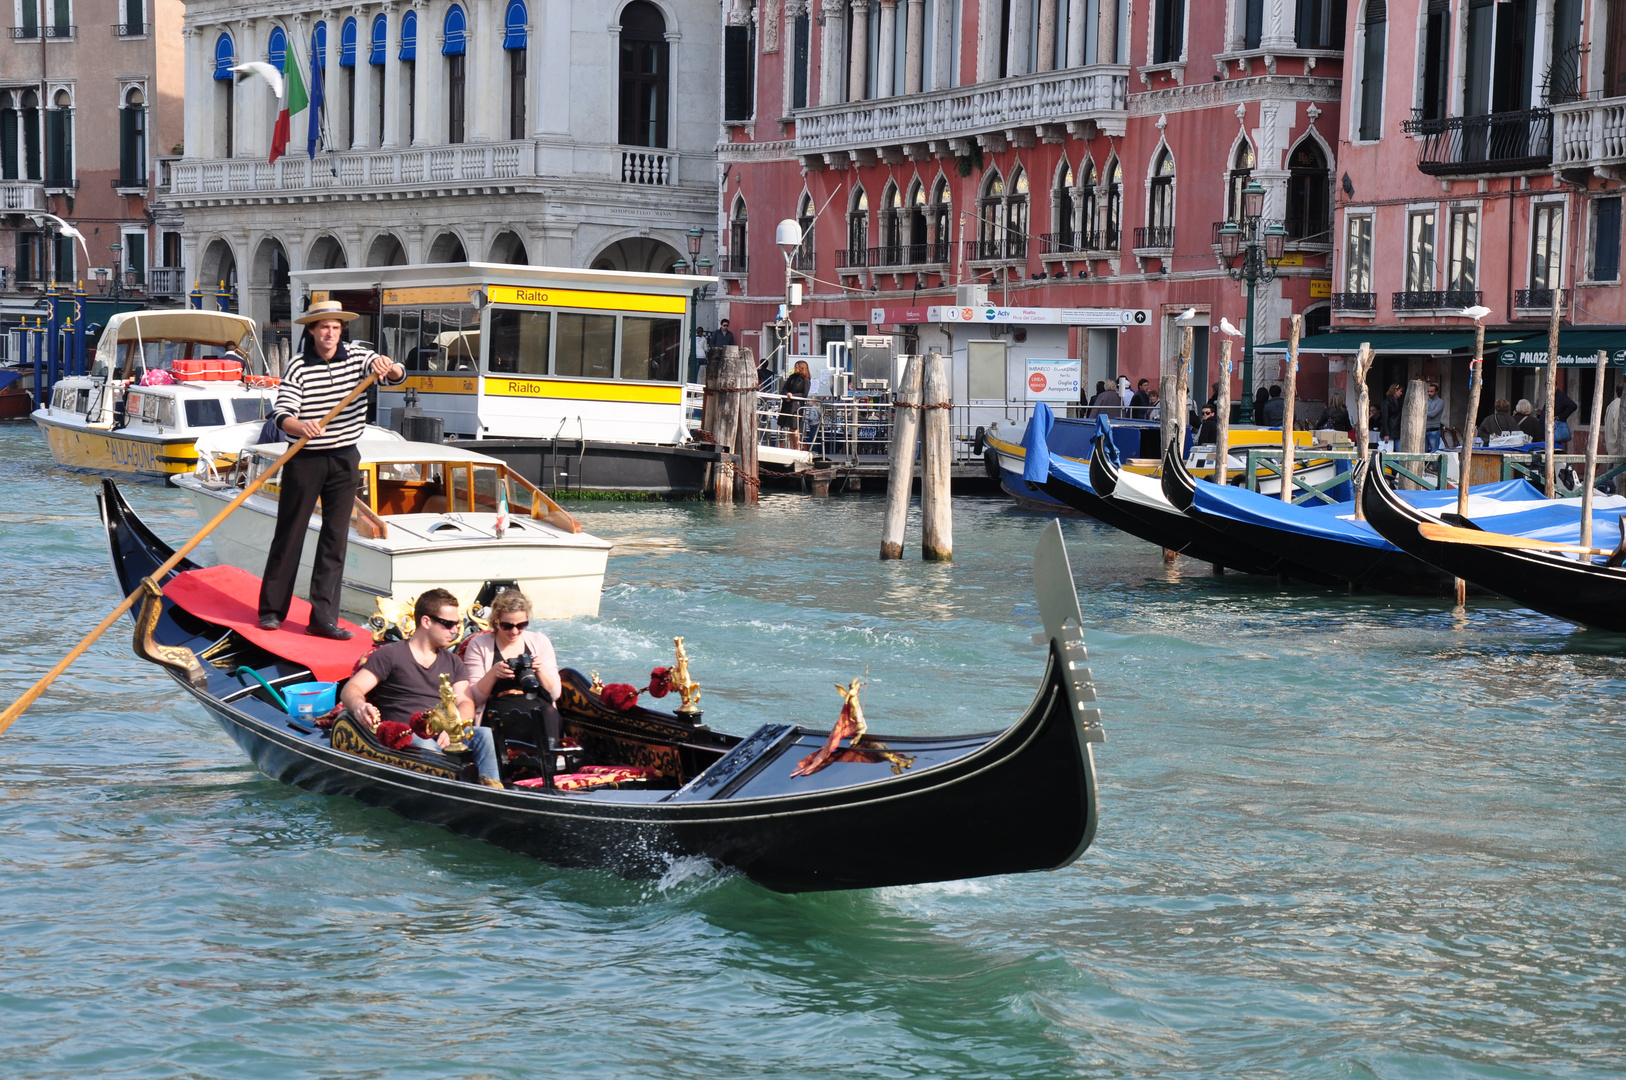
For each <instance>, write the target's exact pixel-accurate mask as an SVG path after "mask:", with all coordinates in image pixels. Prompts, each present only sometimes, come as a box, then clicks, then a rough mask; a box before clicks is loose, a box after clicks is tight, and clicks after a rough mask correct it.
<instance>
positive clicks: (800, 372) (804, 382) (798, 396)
mask: <svg viewBox="0 0 1626 1080" xmlns="http://www.w3.org/2000/svg"><path fill="white" fill-rule="evenodd" d="M812 385H813V373H812V372H811V371H809V370H808V367H807V361H806V360H798V361H796V367H795V368H794V369H793V370H792V371H791V373H790V374H789V375H788V376H786V377H785V383H784V385H783V386H782V387H780V391H781V392H782V393H783V394H784V395H785V400H784V401H782V402H780V404H779V428H780V430H781V431H783V432H785V437H786V438H787V439H789V440H790V448H791V449H792V450H800V449H801V448H802V434H801V433H802V406H804V405H806V404H807V391H808V388H809V387H810V386H812Z"/></svg>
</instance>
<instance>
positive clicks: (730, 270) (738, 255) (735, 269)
mask: <svg viewBox="0 0 1626 1080" xmlns="http://www.w3.org/2000/svg"><path fill="white" fill-rule="evenodd" d="M722 263H723V265H722V267H721V270H722V272H723V273H725V274H743V273H745V252H743V251H738V252H736V251H729V252H725V253H724V254H723V256H722Z"/></svg>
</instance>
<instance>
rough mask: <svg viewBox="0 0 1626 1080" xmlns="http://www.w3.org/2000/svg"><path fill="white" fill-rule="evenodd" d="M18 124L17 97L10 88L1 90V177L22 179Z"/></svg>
mask: <svg viewBox="0 0 1626 1080" xmlns="http://www.w3.org/2000/svg"><path fill="white" fill-rule="evenodd" d="M17 124H18V117H17V99H16V97H15V95H13V94H12V92H11V91H10V90H0V179H5V180H20V179H22V178H21V177H20V176H18V175H17V168H18V165H19V163H20V158H19V156H18V154H17V150H18V147H17Z"/></svg>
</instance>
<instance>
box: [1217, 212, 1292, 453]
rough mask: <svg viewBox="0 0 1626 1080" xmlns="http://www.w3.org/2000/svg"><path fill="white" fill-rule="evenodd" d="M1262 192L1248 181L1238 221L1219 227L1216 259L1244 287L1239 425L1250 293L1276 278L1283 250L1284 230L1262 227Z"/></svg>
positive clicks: (1248, 373)
mask: <svg viewBox="0 0 1626 1080" xmlns="http://www.w3.org/2000/svg"><path fill="white" fill-rule="evenodd" d="M1264 213H1265V189H1264V187H1263V186H1262V185H1261V184H1260V183H1259V181H1257V180H1250V181H1249V182H1248V186H1247V187H1245V188H1243V189H1242V220H1241V221H1240V222H1236V221H1227V222H1226V223H1225V224H1224V225H1223V226H1221V227H1220V231H1219V248H1220V257H1221V258H1222V259H1224V260H1225V272H1226V273H1227V274H1229V275H1230V276H1231V279H1232V280H1233V281H1246V282H1247V283H1248V324H1247V326H1248V330H1247V335H1246V336H1245V337H1244V338H1243V345H1242V407H1241V408H1240V409H1238V410H1237V413H1238V416H1239V418H1240V419H1241V421H1242V423H1244V424H1246V423H1251V422H1252V421H1253V418H1254V417H1253V328H1254V317H1253V308H1254V293H1255V290H1256V289H1257V288H1258V286H1259V284H1260V283H1261V282H1264V283H1265V284H1269V283H1270V282H1271V281H1272V280H1274V279H1275V277H1276V267H1277V266H1278V265H1279V264H1280V263H1281V260H1282V253H1283V251H1284V250H1285V249H1286V247H1287V230H1286V229H1284V228H1282V223H1281V222H1279V221H1273V222H1271V223H1270V224H1269V225H1264V224H1263V222H1262V221H1261V219H1262V218H1263V217H1264Z"/></svg>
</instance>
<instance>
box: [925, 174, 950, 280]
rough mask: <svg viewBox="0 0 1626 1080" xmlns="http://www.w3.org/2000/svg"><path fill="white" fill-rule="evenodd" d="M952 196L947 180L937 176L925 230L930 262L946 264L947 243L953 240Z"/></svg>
mask: <svg viewBox="0 0 1626 1080" xmlns="http://www.w3.org/2000/svg"><path fill="white" fill-rule="evenodd" d="M953 199H954V196H953V195H952V194H951V193H950V192H949V186H948V180H947V179H945V178H944V177H941V176H939V177H938V178H937V189H936V191H934V192H933V194H932V204H931V217H930V218H929V219H928V222H929V224H928V226H927V228H928V229H929V230H930V233H929V242H930V244H931V245H932V253H931V258H930V261H931V262H934V263H946V262H948V257H949V256H948V252H949V243H950V242H951V241H952V240H953V236H952V231H953V222H954V203H953Z"/></svg>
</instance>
